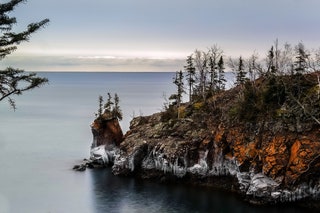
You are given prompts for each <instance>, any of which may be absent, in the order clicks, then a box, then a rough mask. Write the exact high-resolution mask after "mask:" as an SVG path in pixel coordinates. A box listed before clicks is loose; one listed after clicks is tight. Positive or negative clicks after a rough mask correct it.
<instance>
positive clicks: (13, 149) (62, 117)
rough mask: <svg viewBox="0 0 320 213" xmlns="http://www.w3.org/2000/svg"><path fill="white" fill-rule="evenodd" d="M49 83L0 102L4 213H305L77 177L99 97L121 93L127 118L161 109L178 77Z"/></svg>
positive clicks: (91, 175)
mask: <svg viewBox="0 0 320 213" xmlns="http://www.w3.org/2000/svg"><path fill="white" fill-rule="evenodd" d="M40 75H41V76H45V77H48V78H49V80H50V84H49V85H46V86H44V87H42V88H40V89H36V90H34V91H32V92H27V93H25V94H24V95H22V96H19V97H16V103H17V106H18V110H17V111H16V112H13V111H12V110H11V109H10V108H9V105H8V104H7V103H6V102H0V213H11V212H13V213H29V212H30V213H64V212H66V213H70V212H76V213H82V212H83V213H91V212H92V213H100V212H149V213H150V212H300V211H299V209H297V208H295V207H290V206H287V207H281V208H280V207H278V208H275V207H263V208H262V207H253V206H250V205H248V204H246V203H243V202H241V201H240V200H239V199H238V198H237V197H236V196H234V195H231V194H226V193H222V192H217V191H214V190H212V189H206V188H200V187H189V186H188V187H186V186H184V185H178V184H177V185H161V184H156V183H152V182H149V181H138V180H134V179H132V178H124V177H114V176H113V175H112V174H111V172H110V170H108V169H106V170H87V171H85V172H82V173H81V172H74V171H73V170H71V168H72V166H73V165H74V164H76V163H78V162H79V161H80V160H81V159H82V158H84V157H88V155H89V147H90V144H91V141H92V135H91V132H90V127H89V125H90V123H91V122H92V120H93V119H94V113H95V112H96V111H97V107H98V101H97V100H98V96H99V95H105V94H106V93H107V92H111V93H115V92H117V93H118V95H119V96H120V106H121V107H122V110H123V113H124V120H123V121H122V122H121V125H122V128H123V129H124V130H127V129H128V128H129V121H130V120H131V118H132V116H133V115H136V116H137V115H148V114H151V113H154V112H159V111H160V110H161V108H162V105H163V103H164V98H163V94H166V96H167V97H168V96H170V94H172V93H173V92H174V91H175V88H174V86H173V84H172V83H171V82H172V77H173V73H40Z"/></svg>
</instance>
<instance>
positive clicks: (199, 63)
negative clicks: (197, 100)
mask: <svg viewBox="0 0 320 213" xmlns="http://www.w3.org/2000/svg"><path fill="white" fill-rule="evenodd" d="M207 62H208V55H207V53H205V52H203V51H199V50H196V51H195V52H194V63H195V68H196V70H197V71H198V73H199V85H198V86H199V92H200V95H201V96H202V98H203V100H204V101H205V99H206V81H207V74H208V67H207Z"/></svg>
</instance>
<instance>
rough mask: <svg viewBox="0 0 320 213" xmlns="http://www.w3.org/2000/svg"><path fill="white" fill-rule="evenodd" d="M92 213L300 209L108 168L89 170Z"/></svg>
mask: <svg viewBox="0 0 320 213" xmlns="http://www.w3.org/2000/svg"><path fill="white" fill-rule="evenodd" d="M89 172H90V175H91V177H92V178H91V181H92V187H93V196H92V199H93V200H92V202H93V206H95V212H97V213H100V212H121V213H122V212H123V213H126V212H130V213H131V212H139V213H140V212H148V213H153V212H157V213H158V212H168V213H173V212H184V213H185V212H266V213H272V212H274V213H277V212H281V213H286V212H288V213H289V212H290V213H292V212H302V210H303V209H299V208H297V207H294V206H281V207H279V206H277V207H275V206H270V207H256V206H251V205H249V204H247V203H245V202H243V201H241V200H239V199H238V198H237V197H236V196H234V195H232V194H230V193H225V192H221V191H215V190H213V189H210V188H204V187H196V186H186V185H182V184H177V185H173V184H169V185H168V184H158V183H153V182H150V181H142V180H136V179H133V178H127V177H115V176H113V175H112V173H111V171H110V169H104V170H90V171H89Z"/></svg>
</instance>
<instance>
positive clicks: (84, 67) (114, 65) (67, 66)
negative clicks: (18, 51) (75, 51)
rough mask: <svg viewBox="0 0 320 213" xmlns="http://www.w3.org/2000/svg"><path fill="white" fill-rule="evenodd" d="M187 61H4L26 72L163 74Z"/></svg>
mask: <svg viewBox="0 0 320 213" xmlns="http://www.w3.org/2000/svg"><path fill="white" fill-rule="evenodd" d="M184 62H185V60H184V59H179V58H178V59H168V58H146V57H131V58H129V57H115V56H31V55H27V56H15V57H8V58H6V59H4V60H3V63H2V67H1V68H2V69H4V68H5V67H8V66H12V67H15V68H20V69H24V70H26V71H88V72H89V71H96V72H101V71H126V72H127V71H134V72H140V71H163V72H172V71H176V70H178V69H182V68H183V65H184Z"/></svg>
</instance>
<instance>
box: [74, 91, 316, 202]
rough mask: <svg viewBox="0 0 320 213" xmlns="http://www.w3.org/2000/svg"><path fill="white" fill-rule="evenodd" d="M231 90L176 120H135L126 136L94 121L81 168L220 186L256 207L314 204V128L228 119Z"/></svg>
mask: <svg viewBox="0 0 320 213" xmlns="http://www.w3.org/2000/svg"><path fill="white" fill-rule="evenodd" d="M236 93H237V88H234V89H232V90H229V91H226V92H223V93H220V94H219V95H215V96H213V97H211V98H210V99H208V100H207V101H206V104H203V103H187V104H184V105H182V106H180V108H179V109H178V110H181V112H180V114H182V115H183V116H182V117H181V118H179V119H177V118H170V117H168V116H167V114H166V113H167V112H160V113H156V114H153V115H151V116H144V117H136V118H134V119H133V120H132V121H131V123H130V130H129V131H128V132H127V133H126V134H125V135H124V136H123V134H122V131H121V128H118V126H119V124H118V123H117V120H114V119H111V120H110V119H97V120H95V121H94V123H93V125H92V132H93V135H94V139H93V147H92V151H91V158H90V160H89V162H85V163H84V164H83V165H82V166H81V165H80V167H79V168H80V169H79V170H83V168H85V167H92V165H93V164H100V165H109V166H112V171H113V173H114V174H115V175H125V176H135V177H137V178H143V179H155V180H158V181H161V182H166V181H181V182H186V183H189V184H199V185H207V186H213V187H219V188H223V189H226V190H231V191H234V192H238V193H239V194H241V195H242V196H243V198H244V199H245V200H247V201H248V202H251V203H254V204H276V203H284V202H301V203H304V204H307V205H310V206H313V207H319V206H318V205H317V202H318V200H319V198H320V141H319V138H320V126H319V125H317V124H313V123H311V122H310V120H303V119H296V120H295V122H292V121H291V120H290V121H288V119H287V118H286V117H284V115H283V114H281V115H280V113H279V115H277V116H278V117H277V116H276V117H272V119H271V118H270V117H267V116H265V115H262V116H261V117H260V118H259V119H257V120H255V121H254V122H252V121H250V122H247V121H239V120H237V119H230V112H232V110H233V108H232V107H233V106H234V105H235V101H234V98H233V97H234V96H235V94H236ZM282 113H284V112H282ZM264 116H265V117H264Z"/></svg>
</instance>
